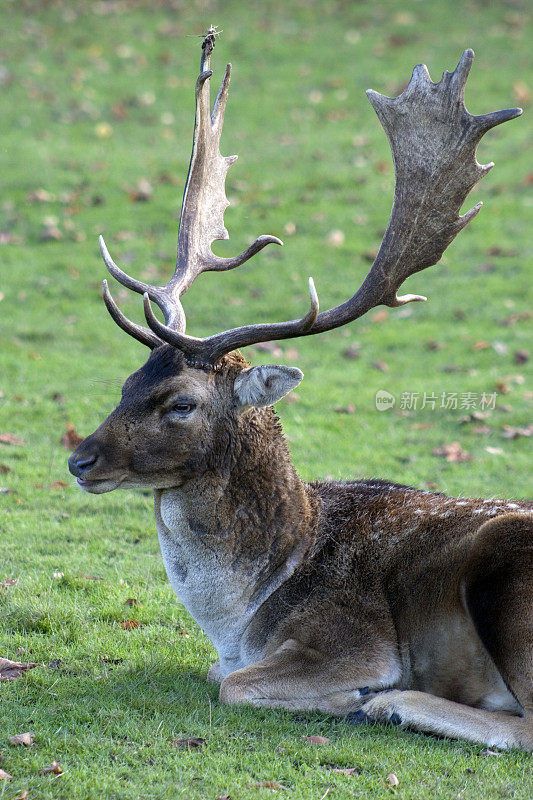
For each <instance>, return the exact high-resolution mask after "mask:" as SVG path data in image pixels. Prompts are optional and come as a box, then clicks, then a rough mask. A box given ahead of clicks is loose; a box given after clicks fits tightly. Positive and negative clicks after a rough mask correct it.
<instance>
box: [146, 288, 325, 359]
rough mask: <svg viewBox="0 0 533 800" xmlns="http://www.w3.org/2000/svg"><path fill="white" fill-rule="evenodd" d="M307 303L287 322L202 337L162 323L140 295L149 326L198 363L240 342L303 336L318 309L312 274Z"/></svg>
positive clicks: (243, 343) (313, 321) (311, 323)
mask: <svg viewBox="0 0 533 800" xmlns="http://www.w3.org/2000/svg"><path fill="white" fill-rule="evenodd" d="M309 296H310V306H309V311H308V312H307V314H306V315H305V316H304V317H302V318H301V319H295V320H291V321H290V322H277V323H273V324H272V323H271V324H268V323H267V324H264V325H247V326H244V327H241V328H233V329H231V330H229V331H224V332H223V333H217V334H215V335H214V336H209V337H207V338H205V339H198V338H196V337H194V336H187V335H186V334H183V333H179V332H177V331H173V330H172V329H171V328H168V327H167V326H166V325H163V323H161V322H160V321H159V320H158V319H157V317H156V316H155V314H154V312H153V311H152V306H151V305H150V298H149V296H148V294H147V293H146V294H145V295H144V314H145V317H146V321H147V322H148V325H149V326H150V328H151V329H152V330H153V331H154V332H155V333H156V334H157V335H158V336H159V337H161V339H164V341H166V342H168V344H171V345H174V347H177V348H178V349H179V350H181V351H182V352H183V353H184V355H185V357H186V358H187V360H188V361H190V362H193V363H195V362H196V363H200V364H216V362H217V361H218V360H219V358H221V357H222V356H223V355H225V353H229V352H230V351H231V350H235V349H236V348H238V347H243V346H244V345H250V344H257V343H258V342H266V341H269V339H272V338H276V339H289V338H293V337H298V336H305V334H306V333H308V332H309V331H310V330H311V328H312V327H313V325H314V323H315V321H316V319H317V317H318V311H319V303H318V295H317V292H316V289H315V284H314V281H313V279H312V278H309Z"/></svg>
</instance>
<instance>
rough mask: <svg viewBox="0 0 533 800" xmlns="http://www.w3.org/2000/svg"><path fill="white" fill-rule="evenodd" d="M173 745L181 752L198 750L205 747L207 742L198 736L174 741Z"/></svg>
mask: <svg viewBox="0 0 533 800" xmlns="http://www.w3.org/2000/svg"><path fill="white" fill-rule="evenodd" d="M172 744H173V745H174V747H177V748H178V749H179V750H196V749H201V748H202V747H205V745H206V741H205V739H200V738H198V737H197V736H189V737H188V738H187V739H172Z"/></svg>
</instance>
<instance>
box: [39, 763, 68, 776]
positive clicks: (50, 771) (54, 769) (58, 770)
mask: <svg viewBox="0 0 533 800" xmlns="http://www.w3.org/2000/svg"><path fill="white" fill-rule="evenodd" d="M62 774H63V767H62V766H61V764H58V763H57V761H52V763H51V764H50V766H49V767H43V768H42V769H40V770H39V775H62Z"/></svg>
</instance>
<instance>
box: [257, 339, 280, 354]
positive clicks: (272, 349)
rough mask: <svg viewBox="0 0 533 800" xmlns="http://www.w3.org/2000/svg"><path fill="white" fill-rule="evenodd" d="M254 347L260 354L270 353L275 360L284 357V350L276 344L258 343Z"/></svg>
mask: <svg viewBox="0 0 533 800" xmlns="http://www.w3.org/2000/svg"><path fill="white" fill-rule="evenodd" d="M254 347H255V349H256V350H259V352H260V353H270V355H271V356H272V357H273V358H280V357H281V356H282V355H283V350H282V349H281V347H280V346H279V344H276V342H258V343H257V344H254Z"/></svg>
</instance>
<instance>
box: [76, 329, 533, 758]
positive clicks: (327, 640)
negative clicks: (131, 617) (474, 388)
mask: <svg viewBox="0 0 533 800" xmlns="http://www.w3.org/2000/svg"><path fill="white" fill-rule="evenodd" d="M246 367H247V364H246V362H245V361H244V359H242V358H241V357H240V356H238V355H235V354H231V355H229V356H226V357H225V358H224V359H223V361H222V362H221V364H220V365H219V368H218V369H217V370H206V369H198V368H194V367H190V366H188V365H187V364H186V363H184V360H183V358H182V357H181V356H180V355H179V353H176V351H174V350H173V349H172V348H170V347H168V346H167V345H165V346H162V347H161V348H157V349H156V350H154V352H153V353H152V355H151V356H150V358H149V360H148V362H147V364H145V366H144V367H143V368H141V369H140V370H139V371H138V372H137V373H134V374H133V375H132V376H131V377H130V378H129V379H128V381H127V382H126V384H125V390H124V395H123V399H122V401H121V403H120V404H119V406H118V407H117V409H115V411H114V412H113V413H112V414H111V415H110V416H109V417H108V419H107V420H106V421H105V422H104V423H103V424H102V425H101V426H100V428H98V430H97V431H95V433H94V434H92V436H90V437H88V439H86V440H85V441H84V442H83V443H82V444H81V445H80V447H79V448H78V450H77V451H76V452H75V453H74V454H73V456H72V458H71V467H72V469H73V471H74V472H75V474H77V473H76V464H78V463H82V462H83V460H84V459H85V460H87V459H90V458H93V457H94V456H95V455H96V456H97V458H96V460H95V461H94V462H93V463H92V464H91V465H90V466H89V467H88V468H85V471H83V475H84V480H85V481H88V482H91V483H89V485H88V487H86V488H88V490H89V491H100V490H102V491H107V490H110V488H116V487H115V486H114V485H113V483H114V482H115V481H116V480H118V479H119V478H120V484H119V485H121V486H125V487H128V486H151V487H152V488H154V490H155V496H156V516H157V519H158V530H160V528H163V529H164V530H165V531H167V528H165V523H164V521H163V512H162V511H161V510H160V509H161V508H162V506H161V503H162V498H163V497H164V496H165V491H166V490H168V489H174V488H175V489H176V491H178V490H179V492H180V496H183V497H188V498H189V499H192V505H189V506H187V508H193V512H191V513H190V516H189V517H188V518H187V526H188V527H187V530H188V533H189V535H190V536H191V537H192V540H193V541H196V540H197V541H198V542H201V543H202V547H204V548H206V549H207V551H208V552H209V553H212V554H214V555H213V557H214V558H216V563H217V564H218V568H217V569H218V570H219V572H220V575H221V577H222V578H223V579H224V580H223V581H222V582H223V583H224V582H225V581H226V580H227V581H232V582H233V583H234V585H236V586H239V587H242V589H243V597H244V596H245V597H247V598H248V600H247V601H246V603H244V604H243V606H242V614H243V615H245V613H247V609H248V610H249V608H250V607H251V605H253V604H254V603H255V606H254V608H255V610H254V612H253V614H252V615H251V617H250V620H249V622H247V624H246V627H245V630H244V631H243V632H242V635H241V634H239V635H240V636H241V638H240V639H239V647H240V648H241V649H240V651H239V652H240V653H241V654H246V655H242V659H244V666H242V663H243V662H242V660H241V662H240V663H241V666H240V668H238V669H237V670H236V671H231V672H230V673H229V674H227V675H226V677H224V679H223V680H222V684H221V690H220V698H221V700H222V702H228V703H234V702H246V703H252V704H255V705H264V706H271V707H282V708H291V709H316V710H319V711H324V712H327V713H334V714H349V713H354V714H355V719H356V721H363V720H367V719H369V720H376V721H377V720H392V721H393V722H400V723H401V724H404V725H406V726H409V727H414V728H416V729H419V730H423V731H428V732H431V733H437V734H442V735H447V736H460V737H465V738H468V739H472V740H473V741H482V742H485V743H487V744H489V745H493V746H501V747H507V746H517V747H522V748H525V749H533V723H532V720H533V694H532V691H533V690H532V686H533V663H532V658H533V656H532V653H533V624H532V614H531V611H532V600H531V598H532V594H531V590H532V588H533V582H532V581H533V578H532V575H533V571H532V566H533V561H532V559H533V524H532V519H533V518H532V516H531V505H530V504H527V503H525V502H516V503H512V504H509V503H507V502H506V501H496V500H494V501H483V500H463V499H453V498H448V497H446V496H444V495H442V494H437V493H431V492H424V491H419V490H416V489H413V488H410V487H405V486H399V485H396V484H392V483H387V482H384V481H373V480H369V481H353V482H342V483H311V484H305V483H303V482H302V481H301V480H300V479H299V477H298V475H297V473H296V471H295V469H294V467H293V465H292V462H291V459H290V455H289V451H288V448H287V444H286V441H285V439H284V437H283V433H282V429H281V426H280V424H279V421H278V419H277V417H276V415H275V413H274V411H273V409H272V408H253V407H252V408H245V409H243V408H239V407H238V404H237V403H236V402H235V396H234V393H233V384H234V381H235V378H236V377H237V375H239V374H240V373H241V372H242V370H243V369H246ZM176 395H180V396H181V395H187V396H192V397H194V399H195V400H196V401H197V403H198V405H197V409H196V412H195V419H194V420H189V421H187V422H186V423H176V422H167V421H166V417H165V414H164V409H165V408H166V407H167V405H168V403H169V398H170V399H171V398H173V397H175V396H176ZM98 481H100V482H101V483H100V484H99V483H98ZM100 487H103V488H102V489H101V488H100ZM184 507H185V506H184ZM168 533H169V535H171V534H172V530H171V529H168ZM289 563H291V564H293V567H291V568H290V570H288V568H287V564H289ZM174 569H175V570H176V574H178V577H179V578H180V579H182V578H183V579H185V576H186V575H187V569H188V568H187V567H186V566H184V565H181V566H180V565H178V564H177V563H174ZM180 570H182V572H180ZM287 570H288V571H287ZM226 576H227V577H226ZM279 576H281V577H279ZM189 577H190V576H189ZM278 577H279V579H278ZM273 581H274V584H275V588H274V589H273V590H272V591H270V589H269V587H271V586H272V585H274V584H273V583H272V582H273ZM217 591H218V590H217V589H216V587H213V598H212V599H213V601H214V604H215V606H216V607H217V608H218V609H219V612H220V619H221V620H223V619H225V616H224V615H227V619H228V620H230V619H231V620H233V619H234V618H235V619H238V617H239V613H241V612H240V611H239V608H237V609H235V606H234V600H233V599H232V600H231V603H229V601H227V605H224V602H226V601H225V600H224V597H223V596H222V595H221V599H220V601H219V600H218V599H217V597H218V596H217ZM263 595H264V597H263ZM250 598H251V599H250ZM217 604H218V605H217ZM221 624H222V625H223V622H222V623H221ZM228 624H229V622H228ZM232 624H233V623H232ZM221 677H222V675H221V673H220V670H217V669H216V668H215V669H213V670H212V671H211V673H210V678H211V679H214V680H217V679H219V680H220V678H221ZM390 689H394V691H387V692H385V691H384V690H390Z"/></svg>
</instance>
